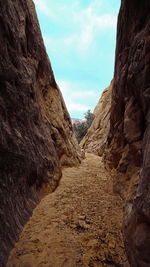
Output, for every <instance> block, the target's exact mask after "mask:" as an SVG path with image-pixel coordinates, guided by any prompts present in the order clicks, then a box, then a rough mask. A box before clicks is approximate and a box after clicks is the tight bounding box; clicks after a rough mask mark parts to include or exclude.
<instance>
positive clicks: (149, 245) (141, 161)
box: [105, 0, 150, 267]
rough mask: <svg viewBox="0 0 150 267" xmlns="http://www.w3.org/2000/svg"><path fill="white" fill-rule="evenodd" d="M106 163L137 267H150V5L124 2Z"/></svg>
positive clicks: (133, 260) (140, 2)
mask: <svg viewBox="0 0 150 267" xmlns="http://www.w3.org/2000/svg"><path fill="white" fill-rule="evenodd" d="M110 129H111V130H110V133H109V138H108V153H107V156H106V157H105V159H106V160H107V161H108V162H109V164H110V166H111V168H113V169H114V175H115V185H114V189H115V190H116V191H117V192H119V193H120V194H121V195H122V197H123V198H124V199H125V201H126V204H125V211H124V235H125V244H126V250H127V254H128V257H129V262H130V264H131V266H133V267H138V266H139V267H148V266H150V1H149V0H145V1H142V0H139V1H135V0H122V2H121V9H120V13H119V18H118V31H117V48H116V63H115V75H114V86H113V91H112V107H111V126H110Z"/></svg>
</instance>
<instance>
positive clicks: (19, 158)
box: [0, 0, 80, 267]
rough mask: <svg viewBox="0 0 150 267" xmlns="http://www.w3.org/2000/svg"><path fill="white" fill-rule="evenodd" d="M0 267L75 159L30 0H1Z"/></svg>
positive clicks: (75, 147) (63, 108)
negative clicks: (62, 173) (40, 203)
mask: <svg viewBox="0 0 150 267" xmlns="http://www.w3.org/2000/svg"><path fill="white" fill-rule="evenodd" d="M0 40H1V44H0V46H1V49H0V266H2V267H4V266H5V262H6V260H7V256H8V252H9V250H10V249H11V248H12V247H13V245H14V242H15V241H16V240H17V238H18V235H19V233H20V231H21V229H22V226H23V225H24V224H25V222H26V221H27V220H28V218H29V216H30V215H31V214H32V210H33V208H34V207H35V205H36V204H37V203H38V201H39V198H40V197H42V196H43V195H44V194H46V193H48V192H52V191H53V190H54V189H55V188H56V187H57V185H58V183H59V179H60V177H61V166H66V165H69V166H72V165H74V164H77V163H79V162H80V150H79V147H78V145H77V142H76V140H75V137H74V134H73V130H72V125H71V120H70V117H69V114H68V111H67V109H66V106H65V103H64V100H63V98H62V95H61V93H60V90H59V88H58V86H57V84H56V81H55V78H54V75H53V71H52V68H51V65H50V62H49V59H48V56H47V54H46V50H45V47H44V44H43V40H42V36H41V32H40V28H39V24H38V21H37V17H36V12H35V8H34V4H33V2H32V1H31V0H16V1H9V0H5V1H3V0H0Z"/></svg>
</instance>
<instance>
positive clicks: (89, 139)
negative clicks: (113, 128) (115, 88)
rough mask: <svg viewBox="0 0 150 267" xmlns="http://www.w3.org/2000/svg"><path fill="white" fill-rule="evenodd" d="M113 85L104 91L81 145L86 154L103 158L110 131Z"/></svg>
mask: <svg viewBox="0 0 150 267" xmlns="http://www.w3.org/2000/svg"><path fill="white" fill-rule="evenodd" d="M112 84H113V82H112V83H111V84H110V86H109V87H108V88H106V89H105V90H104V92H103V93H102V96H101V98H100V100H99V102H98V104H97V106H96V108H95V109H94V112H93V113H94V120H93V122H92V124H91V127H90V128H89V129H88V131H87V133H86V135H85V137H84V138H83V140H82V141H81V143H80V146H81V148H83V149H84V150H85V151H86V152H91V153H94V154H96V155H98V156H102V155H103V153H104V149H105V146H106V143H107V136H108V133H109V130H110V106H111V93H112Z"/></svg>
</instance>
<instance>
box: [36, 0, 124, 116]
mask: <svg viewBox="0 0 150 267" xmlns="http://www.w3.org/2000/svg"><path fill="white" fill-rule="evenodd" d="M34 3H35V7H36V11H37V15H38V19H39V23H40V27H41V31H42V35H43V39H44V43H45V46H46V50H47V53H48V55H49V58H50V61H51V65H52V68H53V71H54V75H55V78H56V82H57V84H58V86H59V88H60V90H61V92H62V94H63V97H64V100H65V102H66V105H67V108H68V111H69V113H70V115H71V118H79V119H83V117H84V113H85V112H86V111H87V110H89V109H90V110H91V111H93V109H94V108H95V106H96V104H97V102H98V100H99V98H100V96H101V93H102V91H103V90H104V89H105V88H106V87H108V85H109V84H110V82H111V80H112V78H113V72H114V57H115V46H116V24H117V15H118V11H119V6H120V0H34Z"/></svg>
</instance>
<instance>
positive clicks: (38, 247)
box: [7, 154, 128, 267]
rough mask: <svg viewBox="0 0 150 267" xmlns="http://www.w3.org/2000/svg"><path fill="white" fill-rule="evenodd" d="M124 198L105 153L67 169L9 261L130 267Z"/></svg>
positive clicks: (45, 266)
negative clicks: (114, 185)
mask: <svg viewBox="0 0 150 267" xmlns="http://www.w3.org/2000/svg"><path fill="white" fill-rule="evenodd" d="M121 222H122V206H121V200H120V198H119V197H118V196H115V195H114V194H113V191H112V178H111V177H110V175H109V174H108V172H107V171H106V170H105V168H104V165H103V163H102V160H101V158H100V157H98V156H95V155H93V154H86V158H85V159H84V160H83V161H82V164H81V165H80V166H78V167H73V168H65V169H63V177H62V179H61V182H60V185H59V187H58V188H57V189H56V191H55V192H54V193H52V194H49V195H47V196H46V197H45V198H44V199H43V200H42V201H41V202H40V204H39V205H38V206H37V207H36V209H35V210H34V212H33V216H32V217H31V218H30V220H29V222H28V223H27V224H26V225H25V227H24V229H23V231H22V233H21V235H20V239H19V241H18V243H16V246H15V248H14V249H13V250H12V252H11V255H10V257H9V260H8V263H7V267H99V266H114V267H119V266H124V267H127V266H128V263H127V261H126V256H125V253H124V247H123V242H122V234H121V230H120V229H121Z"/></svg>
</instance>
